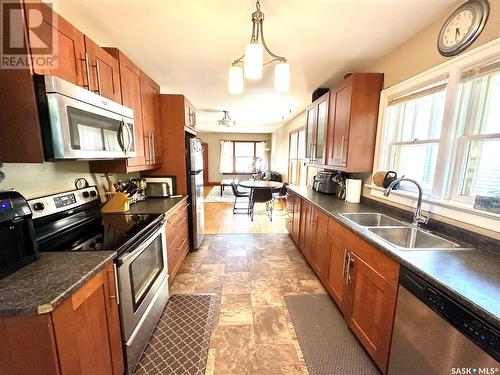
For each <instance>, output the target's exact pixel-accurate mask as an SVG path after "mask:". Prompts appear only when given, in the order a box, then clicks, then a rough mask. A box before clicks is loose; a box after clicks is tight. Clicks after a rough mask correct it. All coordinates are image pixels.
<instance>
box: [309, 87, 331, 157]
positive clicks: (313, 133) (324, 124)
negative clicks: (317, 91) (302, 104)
mask: <svg viewBox="0 0 500 375" xmlns="http://www.w3.org/2000/svg"><path fill="white" fill-rule="evenodd" d="M329 98H330V93H329V92H327V93H326V94H324V95H323V96H321V97H320V98H318V99H316V100H315V101H314V102H313V103H312V104H311V105H310V106H309V107H308V108H307V109H306V158H307V160H308V162H309V163H310V164H318V165H323V164H325V154H326V132H327V128H328V108H329Z"/></svg>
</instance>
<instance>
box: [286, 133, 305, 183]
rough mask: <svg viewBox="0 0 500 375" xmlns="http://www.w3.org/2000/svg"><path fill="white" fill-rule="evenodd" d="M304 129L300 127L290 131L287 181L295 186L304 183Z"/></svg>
mask: <svg viewBox="0 0 500 375" xmlns="http://www.w3.org/2000/svg"><path fill="white" fill-rule="evenodd" d="M305 158H306V131H305V129H304V128H303V127H302V128H300V129H297V130H294V131H292V132H291V133H290V142H289V152H288V182H289V183H291V184H294V185H297V186H302V185H305V184H306V177H307V176H306V174H307V168H306V167H305Z"/></svg>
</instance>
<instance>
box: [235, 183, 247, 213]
mask: <svg viewBox="0 0 500 375" xmlns="http://www.w3.org/2000/svg"><path fill="white" fill-rule="evenodd" d="M231 189H232V190H233V195H234V205H233V215H234V214H242V213H243V212H238V210H245V211H246V212H245V213H246V214H247V215H249V214H250V193H249V192H244V191H240V190H238V185H236V183H235V182H234V181H232V182H231ZM238 198H247V200H246V201H245V203H246V206H245V207H241V206H240V207H238V206H237V204H238V203H239V202H238ZM240 202H241V200H240Z"/></svg>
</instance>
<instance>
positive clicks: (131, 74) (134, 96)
mask: <svg viewBox="0 0 500 375" xmlns="http://www.w3.org/2000/svg"><path fill="white" fill-rule="evenodd" d="M118 61H119V64H120V83H121V94H122V104H123V105H124V106H126V107H130V108H132V109H133V110H134V128H135V152H136V156H135V157H133V158H128V159H127V165H128V166H137V165H145V164H146V158H145V156H144V129H143V126H142V103H141V71H140V69H139V68H138V67H137V65H135V64H134V63H133V62H132V61H131V60H130V59H129V58H127V57H126V56H125V55H124V54H123V53H121V52H119V58H118Z"/></svg>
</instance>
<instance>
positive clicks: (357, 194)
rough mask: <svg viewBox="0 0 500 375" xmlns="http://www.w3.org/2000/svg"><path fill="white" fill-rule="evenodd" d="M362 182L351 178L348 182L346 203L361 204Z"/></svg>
mask: <svg viewBox="0 0 500 375" xmlns="http://www.w3.org/2000/svg"><path fill="white" fill-rule="evenodd" d="M361 182H362V181H361V180H354V179H351V178H348V179H347V180H346V187H345V189H346V193H345V200H346V202H351V203H359V201H360V199H361Z"/></svg>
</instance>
